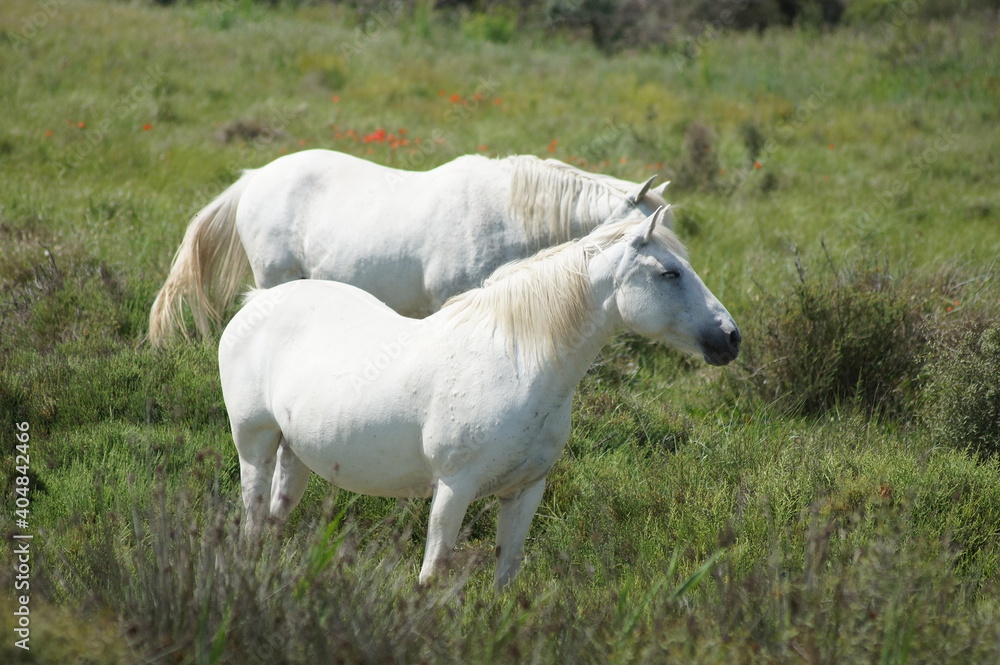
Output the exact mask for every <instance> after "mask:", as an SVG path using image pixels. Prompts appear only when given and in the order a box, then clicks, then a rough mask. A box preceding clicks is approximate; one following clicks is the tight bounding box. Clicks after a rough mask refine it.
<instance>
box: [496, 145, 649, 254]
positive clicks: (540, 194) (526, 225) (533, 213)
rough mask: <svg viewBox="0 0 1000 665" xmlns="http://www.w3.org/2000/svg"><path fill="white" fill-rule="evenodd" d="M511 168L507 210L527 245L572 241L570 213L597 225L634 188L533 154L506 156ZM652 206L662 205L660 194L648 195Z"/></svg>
mask: <svg viewBox="0 0 1000 665" xmlns="http://www.w3.org/2000/svg"><path fill="white" fill-rule="evenodd" d="M507 159H508V160H510V161H511V162H512V163H513V165H514V173H513V174H512V176H511V185H510V199H509V201H508V205H509V212H510V215H511V217H512V218H513V219H515V220H518V221H519V222H520V223H521V226H522V228H523V229H524V232H525V235H526V236H527V238H528V246H529V247H539V246H545V245H551V244H554V243H561V242H566V241H568V240H570V239H571V238H572V237H573V229H572V221H573V218H574V213H576V214H577V215H581V214H582V215H584V216H585V217H586V219H589V220H590V221H591V222H592V224H591V226H596V225H597V224H599V223H601V222H603V221H604V220H605V218H606V217H607V216H608V215H610V214H611V212H612V211H613V210H614V209H615V208H617V207H618V206H619V205H620V204H621V203H622V202H623V201H624V200H625V198H626V196H627V195H628V194H629V190H630V189H631V188H632V187H634V186H635V185H634V184H632V183H629V182H627V181H624V180H619V179H617V178H613V177H611V176H607V175H600V174H594V173H587V172H586V171H581V170H580V169H578V168H575V167H573V166H570V165H569V164H565V163H563V162H560V161H559V160H557V159H546V160H542V159H539V158H538V157H535V156H533V155H515V156H513V157H508V158H507ZM646 196H647V197H648V198H649V199H650V202H651V203H652V204H653V205H654V206H661V205H666V203H667V202H666V201H665V200H663V198H662V197H661V196H659V195H658V194H655V193H653V192H648V193H647V194H646Z"/></svg>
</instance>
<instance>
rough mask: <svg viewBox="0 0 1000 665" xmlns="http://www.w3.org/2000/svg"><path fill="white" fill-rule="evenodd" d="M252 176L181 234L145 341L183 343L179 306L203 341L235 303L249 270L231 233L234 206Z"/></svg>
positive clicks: (245, 176)
mask: <svg viewBox="0 0 1000 665" xmlns="http://www.w3.org/2000/svg"><path fill="white" fill-rule="evenodd" d="M252 174H253V171H244V173H243V176H242V177H241V178H240V179H239V180H237V181H236V182H235V183H233V184H232V185H231V186H230V187H229V188H228V189H227V190H226V191H224V192H223V193H222V194H220V195H219V196H218V197H216V198H215V200H214V201H212V202H211V203H209V204H208V205H207V206H205V207H204V208H202V209H201V210H200V211H199V212H198V214H197V215H195V216H194V219H192V220H191V223H190V224H189V225H188V228H187V231H185V232H184V240H183V241H181V245H180V247H178V248H177V253H176V254H174V262H173V264H171V266H170V274H169V275H167V281H166V282H164V284H163V287H162V288H161V289H160V292H159V293H158V294H157V295H156V300H155V301H154V302H153V307H152V309H150V311H149V341H150V342H151V343H152V345H153V346H159V345H161V344H163V342H165V341H166V340H167V339H168V338H169V337H171V336H172V335H173V334H174V333H175V332H176V331H178V330H179V331H180V332H181V334H183V335H184V337H185V339H187V338H188V332H187V329H186V328H185V326H184V304H185V303H187V305H188V307H189V308H190V309H191V315H192V316H193V318H194V324H195V327H196V328H197V329H198V334H199V335H201V336H202V337H207V336H208V335H209V334H210V333H211V323H214V324H216V325H219V324H221V322H222V312H223V311H224V310H225V307H226V305H228V304H229V303H231V302H232V301H233V300H234V299H235V298H236V293H237V291H239V290H240V286H241V285H242V283H243V280H244V276H245V275H246V274H247V272H248V268H249V266H250V263H249V261H248V260H247V255H246V251H245V250H244V249H243V244H242V243H241V242H240V236H239V234H238V233H237V232H236V207H237V206H238V205H239V202H240V197H242V196H243V191H244V190H245V189H246V187H247V183H248V182H249V181H250V177H251V175H252Z"/></svg>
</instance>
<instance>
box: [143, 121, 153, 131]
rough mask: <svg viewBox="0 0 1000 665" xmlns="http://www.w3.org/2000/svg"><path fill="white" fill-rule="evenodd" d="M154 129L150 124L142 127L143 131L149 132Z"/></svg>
mask: <svg viewBox="0 0 1000 665" xmlns="http://www.w3.org/2000/svg"><path fill="white" fill-rule="evenodd" d="M152 128H153V125H151V124H150V123H148V122H147V123H146V124H145V125H143V126H142V131H144V132H148V131H149V130H151V129H152Z"/></svg>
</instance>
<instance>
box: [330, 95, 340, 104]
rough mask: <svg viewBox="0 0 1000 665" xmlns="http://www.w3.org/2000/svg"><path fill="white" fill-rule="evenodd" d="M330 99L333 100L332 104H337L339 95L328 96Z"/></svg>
mask: <svg viewBox="0 0 1000 665" xmlns="http://www.w3.org/2000/svg"><path fill="white" fill-rule="evenodd" d="M330 101H331V102H333V103H334V104H339V103H340V95H334V96H333V97H331V98H330Z"/></svg>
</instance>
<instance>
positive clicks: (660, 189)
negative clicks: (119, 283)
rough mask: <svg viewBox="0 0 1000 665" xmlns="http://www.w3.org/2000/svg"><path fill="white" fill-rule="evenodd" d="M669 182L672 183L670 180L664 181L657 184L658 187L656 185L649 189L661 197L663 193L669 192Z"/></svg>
mask: <svg viewBox="0 0 1000 665" xmlns="http://www.w3.org/2000/svg"><path fill="white" fill-rule="evenodd" d="M669 184H670V181H669V180H668V181H666V182H665V183H663V184H662V185H657V186H656V187H654V188H653V189H651V190H649V191H651V192H653V193H654V194H656V195H657V196H659V197H660V198H663V195H664V194H666V192H667V185H669Z"/></svg>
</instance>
